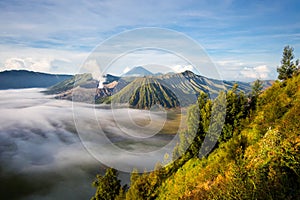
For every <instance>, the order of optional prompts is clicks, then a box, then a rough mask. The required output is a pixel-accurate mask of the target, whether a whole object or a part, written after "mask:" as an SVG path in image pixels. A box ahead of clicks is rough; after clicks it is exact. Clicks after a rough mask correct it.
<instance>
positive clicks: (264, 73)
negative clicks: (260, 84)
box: [240, 65, 271, 79]
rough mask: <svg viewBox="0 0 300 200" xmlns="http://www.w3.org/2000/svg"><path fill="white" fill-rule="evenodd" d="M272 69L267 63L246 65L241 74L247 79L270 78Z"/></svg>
mask: <svg viewBox="0 0 300 200" xmlns="http://www.w3.org/2000/svg"><path fill="white" fill-rule="evenodd" d="M270 72H271V69H270V68H269V67H268V66H267V65H259V66H256V67H245V68H244V69H242V70H241V71H240V75H241V76H242V77H243V78H245V79H270Z"/></svg>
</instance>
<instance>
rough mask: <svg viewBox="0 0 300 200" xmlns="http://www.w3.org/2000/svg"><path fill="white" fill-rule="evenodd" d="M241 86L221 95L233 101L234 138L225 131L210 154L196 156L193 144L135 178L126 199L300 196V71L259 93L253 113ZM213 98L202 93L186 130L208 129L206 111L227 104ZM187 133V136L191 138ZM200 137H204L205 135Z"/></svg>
mask: <svg viewBox="0 0 300 200" xmlns="http://www.w3.org/2000/svg"><path fill="white" fill-rule="evenodd" d="M236 89H237V87H234V88H233V89H232V90H231V91H228V92H227V93H224V92H223V93H221V94H220V95H219V96H220V97H219V98H217V99H218V100H219V101H220V100H221V99H222V98H221V97H223V98H226V100H227V105H226V109H227V110H226V114H228V117H227V115H226V117H227V118H226V119H225V125H227V126H226V127H225V128H224V129H223V131H224V132H225V131H228V132H230V136H229V137H225V136H223V137H222V140H221V141H220V143H219V145H218V147H217V148H216V149H215V150H214V151H213V152H212V153H211V154H210V155H209V156H208V157H203V158H201V159H199V158H197V157H193V156H191V155H192V153H191V152H193V151H192V149H191V148H190V149H189V150H190V151H188V152H189V153H190V154H189V155H187V154H184V155H183V156H181V157H180V158H179V159H177V160H176V161H174V162H173V163H172V164H170V165H168V166H167V167H165V168H162V169H160V170H158V171H156V172H152V173H149V174H143V175H142V176H139V177H138V178H136V177H135V178H133V179H134V180H135V181H133V185H132V186H131V188H130V189H129V191H128V192H127V194H126V198H127V199H300V133H299V130H300V123H299V121H300V115H299V113H300V75H297V76H294V77H292V78H291V79H288V80H287V81H286V82H285V83H280V82H276V83H275V84H274V85H273V86H272V87H271V88H269V89H268V90H266V91H264V92H263V93H262V94H260V95H258V97H257V102H258V104H257V107H256V109H255V111H253V114H252V115H251V116H249V115H247V114H246V113H247V109H250V108H249V107H247V106H248V104H247V102H248V101H247V98H246V97H245V95H244V94H243V93H237V92H236ZM217 99H216V100H217ZM216 100H215V101H216ZM208 102H209V100H207V99H206V98H205V96H201V95H200V96H199V100H198V104H197V105H195V106H192V107H191V108H190V109H191V110H190V111H189V112H190V113H189V115H188V119H189V120H190V121H189V124H188V128H187V130H186V132H184V133H185V134H188V133H189V131H192V130H193V131H195V130H196V131H197V132H198V131H199V132H201V131H203V132H205V131H207V129H206V126H207V123H206V122H204V121H205V119H209V118H210V117H209V115H204V114H207V113H204V112H201V111H204V110H206V111H207V110H211V114H213V110H214V109H215V107H217V106H220V105H221V104H214V102H210V103H208ZM208 107H209V108H210V109H207V108H208ZM220 109H222V108H220ZM197 113H198V114H197ZM200 115H202V116H200ZM203 116H206V117H207V118H206V117H203ZM216 116H217V115H216ZM219 118H222V117H221V116H219ZM199 119H202V120H204V121H201V122H200V120H199ZM197 120H198V122H197ZM197 123H198V124H197ZM199 124H200V125H201V127H200V128H199ZM217 125H218V124H216V126H217ZM213 130H216V128H214V129H213ZM208 132H210V131H209V130H208ZM185 136H186V137H184V136H182V137H183V138H186V140H182V141H186V142H187V139H188V137H187V136H188V135H185ZM199 136H201V135H200V134H199ZM195 141H197V142H199V141H200V142H201V141H202V140H201V137H200V138H198V139H196V140H195ZM195 141H192V142H195ZM194 147H196V145H194ZM192 157H193V158H192Z"/></svg>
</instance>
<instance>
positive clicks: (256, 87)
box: [251, 79, 264, 97]
mask: <svg viewBox="0 0 300 200" xmlns="http://www.w3.org/2000/svg"><path fill="white" fill-rule="evenodd" d="M263 87H264V86H263V82H262V81H261V80H259V79H257V80H256V81H254V83H253V85H252V91H251V95H252V96H253V97H258V95H260V93H261V91H262V89H263Z"/></svg>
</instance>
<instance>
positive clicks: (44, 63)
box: [4, 57, 51, 72]
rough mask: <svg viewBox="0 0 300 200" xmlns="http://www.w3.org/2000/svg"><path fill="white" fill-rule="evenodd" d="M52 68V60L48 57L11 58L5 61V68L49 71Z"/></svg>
mask: <svg viewBox="0 0 300 200" xmlns="http://www.w3.org/2000/svg"><path fill="white" fill-rule="evenodd" d="M50 68H51V60H50V59H47V58H41V59H33V58H30V57H27V58H9V59H7V60H6V61H5V63H4V69H6V70H12V69H17V70H20V69H24V70H30V71H39V72H48V71H50Z"/></svg>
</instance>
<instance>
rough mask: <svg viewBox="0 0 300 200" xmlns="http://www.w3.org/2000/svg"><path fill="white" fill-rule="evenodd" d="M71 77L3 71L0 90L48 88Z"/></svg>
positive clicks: (0, 75)
mask: <svg viewBox="0 0 300 200" xmlns="http://www.w3.org/2000/svg"><path fill="white" fill-rule="evenodd" d="M71 77H72V75H60V74H47V73H41V72H33V71H27V70H11V71H3V72H0V89H1V90H3V89H21V88H48V87H50V86H52V85H54V84H57V83H60V82H62V81H64V80H66V79H69V78H71Z"/></svg>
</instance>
